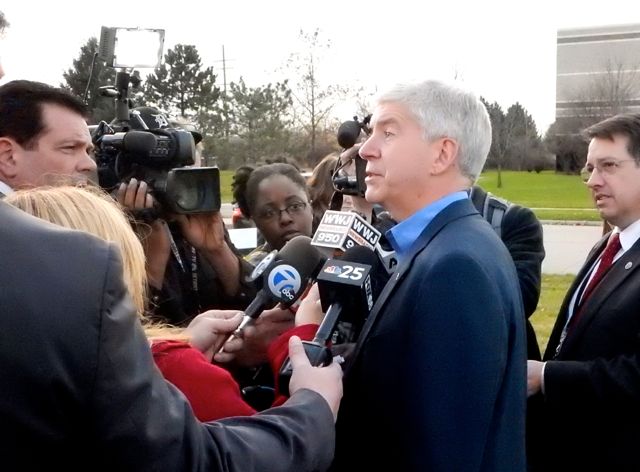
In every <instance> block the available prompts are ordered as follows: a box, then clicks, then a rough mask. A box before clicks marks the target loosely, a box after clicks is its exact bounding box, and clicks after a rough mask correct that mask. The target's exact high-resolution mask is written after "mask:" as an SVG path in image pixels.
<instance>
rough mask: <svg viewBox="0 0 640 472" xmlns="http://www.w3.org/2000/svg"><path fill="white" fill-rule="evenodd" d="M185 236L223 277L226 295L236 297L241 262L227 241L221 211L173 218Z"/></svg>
mask: <svg viewBox="0 0 640 472" xmlns="http://www.w3.org/2000/svg"><path fill="white" fill-rule="evenodd" d="M174 219H175V220H176V221H177V222H178V223H179V224H180V229H181V230H182V234H183V236H184V237H185V238H186V239H187V241H188V242H189V244H191V245H192V246H193V247H194V248H196V250H198V252H199V253H201V254H202V255H204V256H205V257H206V258H207V260H208V261H209V262H210V263H211V265H212V266H213V267H214V268H215V270H216V273H217V274H218V275H219V277H220V282H221V283H222V286H223V287H224V291H225V292H226V294H227V295H229V296H234V295H236V294H237V293H238V291H239V290H240V259H239V257H238V256H236V254H235V253H234V252H233V251H232V250H231V248H230V247H229V245H228V244H227V241H226V239H225V231H224V220H223V219H222V214H221V213H220V212H219V211H216V212H210V213H197V214H193V215H177V214H176V215H174Z"/></svg>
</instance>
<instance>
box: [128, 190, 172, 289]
mask: <svg viewBox="0 0 640 472" xmlns="http://www.w3.org/2000/svg"><path fill="white" fill-rule="evenodd" d="M116 199H117V200H118V203H120V204H121V205H122V206H123V207H124V208H125V209H127V210H129V211H136V210H144V209H148V208H153V207H154V205H155V200H154V199H153V196H152V195H151V194H150V193H149V188H148V185H147V183H146V182H144V181H138V180H137V179H131V180H130V181H129V183H128V184H126V183H122V184H120V187H118V192H117V194H116ZM148 226H149V228H150V230H149V231H139V233H143V234H140V235H139V236H140V239H141V242H142V246H143V247H144V252H145V255H146V256H147V277H148V279H149V284H150V285H152V286H153V287H155V288H157V289H159V290H160V289H162V283H163V280H164V274H165V271H166V268H167V263H168V262H169V256H170V255H171V234H170V233H169V228H168V227H167V224H166V222H165V221H164V220H162V219H159V218H158V219H155V220H154V221H152V222H151V223H150V224H149V225H148Z"/></svg>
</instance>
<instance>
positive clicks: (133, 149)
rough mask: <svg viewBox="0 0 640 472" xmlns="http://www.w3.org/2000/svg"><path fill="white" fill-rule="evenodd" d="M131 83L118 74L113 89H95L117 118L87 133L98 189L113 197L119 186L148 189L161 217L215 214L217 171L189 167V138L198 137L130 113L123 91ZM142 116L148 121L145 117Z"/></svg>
mask: <svg viewBox="0 0 640 472" xmlns="http://www.w3.org/2000/svg"><path fill="white" fill-rule="evenodd" d="M134 79H135V76H133V77H132V76H130V75H129V73H128V72H125V71H118V72H117V74H116V85H115V86H106V87H101V88H100V92H101V94H103V95H105V96H109V97H114V98H115V100H116V118H115V119H114V120H113V121H112V122H111V123H109V124H107V123H106V122H104V121H102V122H101V123H100V124H99V125H98V126H97V127H95V129H94V130H93V131H92V141H93V144H94V146H95V156H96V164H97V167H98V182H99V184H100V186H101V187H102V188H104V189H106V190H107V191H112V190H114V189H115V188H116V187H117V186H118V185H119V184H120V183H121V182H128V181H129V180H130V179H131V178H136V179H138V180H143V181H145V182H146V183H147V184H148V185H149V188H151V190H152V193H153V195H154V197H155V198H156V200H157V201H158V203H159V204H160V210H161V213H162V212H171V213H181V214H193V213H206V212H212V211H219V210H220V203H221V202H220V171H219V169H218V167H190V166H193V165H194V164H195V157H196V141H195V139H194V136H195V137H196V138H199V139H202V136H201V135H200V134H199V133H195V132H193V133H192V132H189V131H185V130H181V129H173V128H169V127H168V124H169V123H168V121H167V119H166V118H165V117H164V116H163V115H162V114H161V113H159V112H158V113H157V114H155V115H152V114H150V113H149V110H154V109H151V108H148V107H141V108H139V109H133V110H131V111H130V110H129V104H130V101H129V99H128V87H129V83H130V82H132V80H134ZM132 83H134V82H132ZM154 111H155V110H154ZM145 113H146V114H147V115H149V116H146V117H144V116H143V115H144V114H145ZM150 117H151V120H150V119H149V118H150ZM144 118H147V119H144Z"/></svg>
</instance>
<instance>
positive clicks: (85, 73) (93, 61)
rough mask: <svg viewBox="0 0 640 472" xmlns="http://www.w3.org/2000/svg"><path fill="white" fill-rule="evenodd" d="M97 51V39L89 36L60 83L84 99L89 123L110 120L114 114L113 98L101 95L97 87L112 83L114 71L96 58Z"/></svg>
mask: <svg viewBox="0 0 640 472" xmlns="http://www.w3.org/2000/svg"><path fill="white" fill-rule="evenodd" d="M97 52H98V40H97V39H96V38H95V37H92V38H89V40H88V41H87V42H86V44H85V45H84V46H82V47H81V48H80V55H79V56H78V58H77V59H74V60H73V67H72V68H70V69H67V71H66V72H65V73H64V74H63V77H64V80H65V83H62V84H60V86H61V87H62V88H64V89H66V90H69V91H70V92H71V93H73V94H75V95H77V96H79V97H82V98H84V99H85V102H86V103H87V107H88V108H89V114H90V119H89V122H90V124H95V123H98V122H100V121H101V120H104V121H106V122H110V121H111V120H112V119H113V118H114V116H115V104H114V101H113V98H108V97H103V96H101V95H100V93H99V91H98V89H99V87H101V86H104V85H113V83H114V79H115V74H116V72H115V69H111V68H109V67H106V66H105V64H104V62H103V61H101V60H99V59H98V58H97ZM89 78H91V83H89ZM87 84H88V87H87ZM85 96H86V97H85Z"/></svg>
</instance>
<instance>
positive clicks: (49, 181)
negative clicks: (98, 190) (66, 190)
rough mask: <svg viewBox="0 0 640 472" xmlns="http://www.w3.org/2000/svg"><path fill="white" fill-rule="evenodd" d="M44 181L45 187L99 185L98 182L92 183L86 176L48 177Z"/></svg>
mask: <svg viewBox="0 0 640 472" xmlns="http://www.w3.org/2000/svg"><path fill="white" fill-rule="evenodd" d="M42 180H43V185H46V186H52V187H63V186H73V187H86V186H88V185H94V186H97V185H98V182H97V181H96V182H92V181H90V180H89V179H88V178H87V176H86V175H48V176H46V177H45V178H44V179H42Z"/></svg>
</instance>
